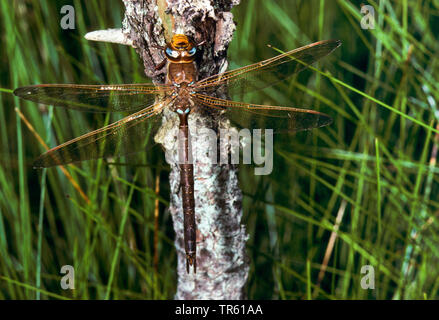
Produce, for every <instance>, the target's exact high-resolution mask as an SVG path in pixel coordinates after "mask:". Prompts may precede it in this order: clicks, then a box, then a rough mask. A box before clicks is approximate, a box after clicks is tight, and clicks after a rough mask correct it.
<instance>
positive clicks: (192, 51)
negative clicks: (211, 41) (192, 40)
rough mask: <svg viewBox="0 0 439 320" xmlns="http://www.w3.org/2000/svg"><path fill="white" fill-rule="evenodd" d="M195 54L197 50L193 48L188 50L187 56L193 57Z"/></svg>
mask: <svg viewBox="0 0 439 320" xmlns="http://www.w3.org/2000/svg"><path fill="white" fill-rule="evenodd" d="M196 52H197V48H195V47H193V48H192V49H190V50H189V52H188V53H189V55H191V56H193V55H194V54H195V53H196Z"/></svg>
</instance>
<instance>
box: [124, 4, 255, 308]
mask: <svg viewBox="0 0 439 320" xmlns="http://www.w3.org/2000/svg"><path fill="white" fill-rule="evenodd" d="M123 2H124V4H125V7H126V13H125V19H124V23H123V28H122V31H123V33H124V35H125V36H126V37H127V39H129V41H132V45H133V46H134V47H135V48H136V50H137V52H138V54H139V55H140V57H141V58H142V59H143V63H144V67H145V74H146V75H147V76H149V77H151V78H152V79H153V81H154V82H155V83H163V82H164V80H165V75H166V74H165V70H166V69H165V68H163V69H161V70H156V69H155V66H157V65H158V64H159V63H160V62H161V61H162V60H163V58H164V57H163V55H162V52H161V50H160V49H158V48H157V46H163V45H165V41H166V40H168V41H169V39H170V37H171V36H172V34H176V33H183V34H186V35H187V36H191V37H192V38H193V39H194V41H195V43H199V42H201V41H205V44H204V45H203V46H202V47H203V50H202V56H201V58H200V61H198V68H199V79H202V78H204V77H206V76H209V75H213V74H215V73H218V72H220V71H224V70H225V69H226V68H227V61H226V56H227V47H228V44H229V43H230V41H231V40H232V36H233V31H234V30H235V24H234V22H233V15H232V13H231V12H230V10H231V8H232V7H233V6H235V5H238V4H239V0H193V1H187V0H167V1H166V0H149V1H142V0H130V1H129V0H123ZM168 19H170V21H171V23H169V20H168ZM164 20H166V21H164ZM165 39H166V40H165ZM202 127H208V128H213V129H215V130H216V131H217V132H218V130H219V129H228V128H230V125H229V122H228V121H227V119H225V118H224V117H223V116H222V115H221V114H218V113H212V112H202V113H197V114H193V113H191V115H190V117H189V128H190V131H191V133H192V134H191V143H192V155H193V161H194V177H195V214H196V222H197V273H196V274H193V273H192V272H191V273H190V274H187V273H186V259H185V252H184V243H183V209H182V202H181V197H180V195H181V192H180V193H177V192H178V190H179V183H180V181H179V177H180V176H179V167H178V144H177V142H176V136H177V131H178V119H177V117H176V116H175V115H174V114H173V112H170V111H164V112H163V125H162V128H161V129H160V130H159V132H158V133H157V135H156V137H155V140H156V142H158V143H160V144H162V146H163V147H164V149H165V153H166V161H167V162H168V163H169V165H170V166H171V172H170V175H169V182H170V186H171V190H172V191H173V192H172V193H171V204H170V208H169V210H170V213H171V214H172V219H173V223H174V229H175V233H176V239H175V246H176V248H177V255H178V269H177V272H178V287H177V292H176V294H175V299H243V298H245V294H244V286H245V283H246V281H247V277H248V270H249V265H248V259H247V256H246V254H245V243H246V240H247V239H248V235H247V233H246V231H245V228H244V226H243V225H241V218H242V193H241V190H240V189H239V186H238V169H237V167H236V165H231V164H222V165H220V164H215V163H213V162H212V160H211V158H210V157H209V156H207V154H206V150H208V149H209V147H210V145H209V143H208V141H206V140H205V139H204V138H203V137H202V135H200V134H198V133H199V132H197V131H196V130H199V128H202ZM223 148H224V150H218V152H228V151H229V147H228V146H227V145H223Z"/></svg>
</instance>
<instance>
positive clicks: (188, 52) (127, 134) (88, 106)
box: [14, 34, 341, 273]
mask: <svg viewBox="0 0 439 320" xmlns="http://www.w3.org/2000/svg"><path fill="white" fill-rule="evenodd" d="M340 45H341V42H340V41H339V40H325V41H319V42H316V43H312V44H310V45H307V46H304V47H301V48H298V49H295V50H291V51H288V52H286V53H283V54H280V55H277V56H275V57H272V58H270V59H267V60H264V61H260V62H258V63H254V64H251V65H247V66H245V67H241V68H238V69H235V70H231V71H225V72H222V73H219V74H216V75H212V76H208V77H206V78H203V79H198V71H197V65H196V64H197V63H196V57H197V54H199V52H200V50H199V49H200V46H201V44H195V43H194V41H192V40H191V39H190V38H189V37H188V36H186V35H184V34H175V35H173V36H172V39H171V41H169V42H168V43H167V44H166V45H165V46H164V47H162V48H161V50H162V52H163V55H164V60H163V61H164V64H163V68H166V81H165V83H163V84H149V83H148V84H115V85H79V84H38V85H30V86H25V87H20V88H17V89H15V90H14V94H15V95H16V96H18V97H20V98H23V99H25V100H30V101H33V102H36V103H40V104H46V105H54V106H58V107H64V108H71V109H76V110H81V111H91V112H130V113H131V114H130V115H129V116H127V117H125V118H123V119H121V120H119V121H116V122H114V123H112V124H109V125H107V126H105V127H103V128H100V129H97V130H95V131H92V132H90V133H87V134H84V135H82V136H80V137H77V138H75V139H73V140H70V141H68V142H65V143H63V144H61V145H59V146H57V147H55V148H53V149H50V150H49V151H47V152H46V153H44V154H42V155H41V156H40V157H39V158H37V159H36V161H35V162H34V167H36V168H48V167H52V166H58V165H64V164H68V163H72V162H79V161H84V160H91V159H98V158H102V157H114V156H121V155H126V154H129V153H133V152H138V151H141V150H142V149H143V148H144V147H145V144H144V143H141V141H143V140H142V139H144V137H145V135H148V134H150V132H151V130H155V128H158V127H160V125H161V118H162V117H161V116H160V115H161V114H163V112H164V110H165V109H167V110H170V111H171V112H175V113H176V114H177V116H178V119H179V132H181V133H182V134H183V135H182V137H183V141H182V143H180V146H179V148H180V150H179V152H180V155H181V156H182V158H183V160H184V161H182V162H181V163H179V169H180V190H181V197H182V207H183V214H184V219H183V223H184V243H185V254H186V269H187V272H188V273H189V270H190V267H193V272H194V273H196V270H197V264H196V223H195V198H194V167H193V164H192V163H190V161H188V160H189V156H190V154H189V152H190V151H189V125H188V118H189V117H190V116H191V115H192V114H194V113H197V112H202V111H203V110H204V111H205V110H209V109H211V110H216V111H218V110H221V112H223V113H225V115H226V117H228V118H229V119H230V121H231V122H232V123H234V124H236V125H237V126H240V125H242V126H243V127H247V128H248V127H252V126H253V127H256V126H259V128H261V127H260V126H261V125H264V126H265V127H266V128H275V129H282V130H283V131H286V132H296V131H300V130H309V129H313V128H318V127H322V126H325V125H328V124H330V123H331V122H332V119H331V117H330V116H328V115H326V114H324V113H320V112H317V111H313V110H308V109H299V108H293V107H284V106H272V105H258V104H251V103H245V102H238V101H232V100H228V99H222V98H218V97H215V92H217V91H218V90H223V89H224V88H226V89H227V91H228V94H229V95H233V94H235V93H242V92H243V91H244V92H245V91H251V90H260V89H263V88H265V87H267V86H269V85H272V84H274V83H278V82H279V81H282V80H285V79H287V78H289V77H291V76H292V75H293V74H296V73H298V72H300V71H302V70H304V69H305V68H307V67H308V66H309V65H310V64H312V63H314V62H316V61H317V60H319V59H321V58H323V57H325V56H326V55H328V54H330V53H331V52H333V51H334V50H335V49H336V48H338V47H339V46H340ZM261 119H262V120H263V121H262V122H261ZM261 129H263V128H261Z"/></svg>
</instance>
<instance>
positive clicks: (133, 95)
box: [14, 84, 172, 112]
mask: <svg viewBox="0 0 439 320" xmlns="http://www.w3.org/2000/svg"><path fill="white" fill-rule="evenodd" d="M171 90H172V88H171V87H170V86H167V85H159V86H156V85H153V84H120V85H76V84H39V85H33V86H26V87H21V88H17V89H15V90H14V94H15V95H16V96H18V97H20V98H23V99H25V100H30V101H34V102H37V103H42V104H48V105H54V106H58V107H65V108H71V109H77V110H82V111H91V112H110V111H138V110H140V109H143V108H145V106H148V105H150V104H152V103H154V102H155V98H156V97H157V96H160V95H161V96H165V95H166V94H167V93H169V92H170V91H171Z"/></svg>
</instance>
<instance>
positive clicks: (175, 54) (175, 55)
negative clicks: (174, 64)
mask: <svg viewBox="0 0 439 320" xmlns="http://www.w3.org/2000/svg"><path fill="white" fill-rule="evenodd" d="M165 52H166V54H167V55H168V56H170V57H172V58H178V56H179V54H178V51H175V50H172V49H171V48H166V51H165Z"/></svg>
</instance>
